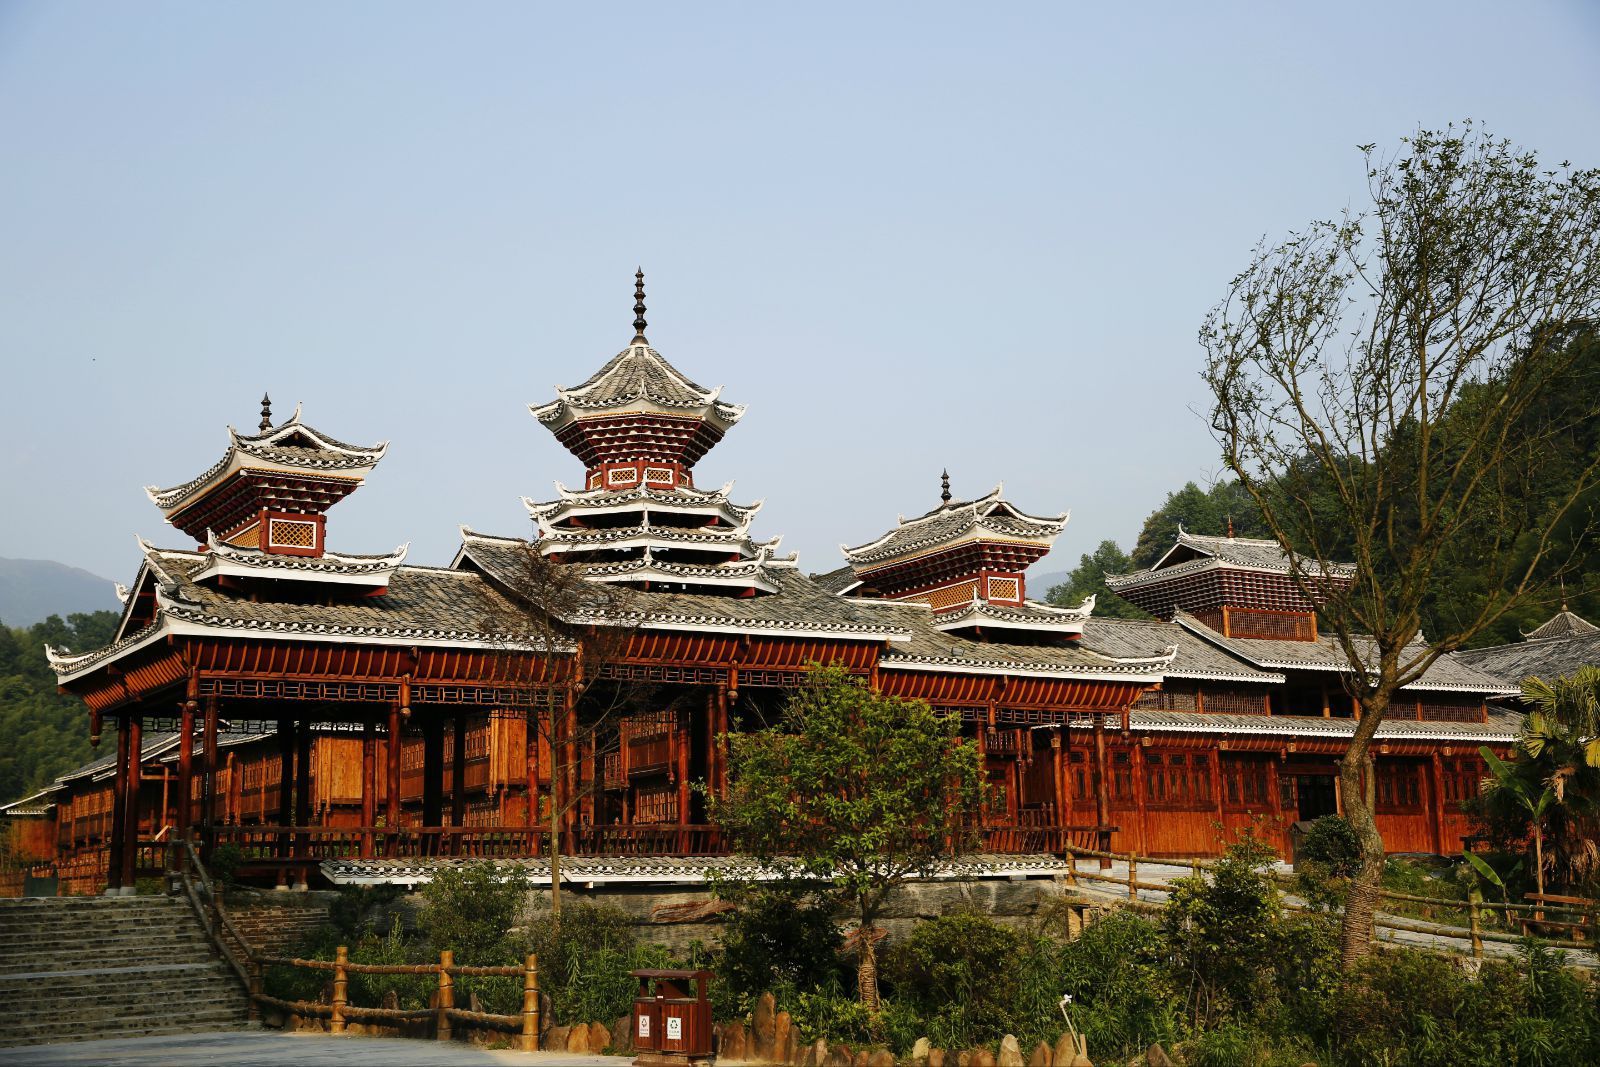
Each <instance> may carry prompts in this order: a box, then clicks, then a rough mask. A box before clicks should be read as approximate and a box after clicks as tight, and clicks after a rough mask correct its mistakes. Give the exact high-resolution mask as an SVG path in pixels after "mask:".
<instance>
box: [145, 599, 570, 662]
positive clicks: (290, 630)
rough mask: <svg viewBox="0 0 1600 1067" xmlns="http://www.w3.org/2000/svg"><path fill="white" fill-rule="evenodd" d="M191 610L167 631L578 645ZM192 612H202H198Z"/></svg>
mask: <svg viewBox="0 0 1600 1067" xmlns="http://www.w3.org/2000/svg"><path fill="white" fill-rule="evenodd" d="M189 614H191V612H190V609H185V608H174V609H172V610H171V613H170V614H168V615H167V617H166V620H165V622H166V627H167V632H169V633H171V634H174V635H177V636H184V637H215V636H219V635H221V636H229V637H257V638H263V639H266V640H274V641H305V640H313V641H328V642H332V643H334V644H347V643H357V644H378V645H404V646H411V645H418V646H426V647H428V648H482V649H491V650H497V651H516V652H539V653H551V652H555V653H569V652H574V651H576V649H577V646H576V645H570V646H562V645H558V646H555V647H554V648H551V647H540V646H538V645H535V644H533V643H532V642H529V641H527V640H525V639H521V638H517V637H513V636H503V637H502V636H500V635H494V634H481V633H476V632H473V631H467V630H436V629H431V628H425V627H419V628H416V629H390V628H385V627H376V626H329V625H327V624H323V623H312V624H307V623H286V622H268V621H263V620H258V619H223V618H220V617H217V616H206V617H205V618H198V619H197V618H187V617H184V616H186V615H189ZM192 614H195V615H200V614H202V613H201V612H199V611H194V612H193V613H192Z"/></svg>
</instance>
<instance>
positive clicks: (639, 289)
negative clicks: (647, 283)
mask: <svg viewBox="0 0 1600 1067" xmlns="http://www.w3.org/2000/svg"><path fill="white" fill-rule="evenodd" d="M633 279H634V281H633V343H634V344H639V345H642V344H648V343H649V342H647V341H646V340H645V339H644V328H645V326H646V325H648V323H646V322H645V321H644V268H642V267H641V268H639V269H638V270H636V271H634V273H633Z"/></svg>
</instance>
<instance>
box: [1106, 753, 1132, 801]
mask: <svg viewBox="0 0 1600 1067" xmlns="http://www.w3.org/2000/svg"><path fill="white" fill-rule="evenodd" d="M1111 799H1112V800H1115V801H1118V802H1119V803H1128V804H1131V803H1133V755H1132V754H1131V753H1128V752H1114V753H1112V755H1111Z"/></svg>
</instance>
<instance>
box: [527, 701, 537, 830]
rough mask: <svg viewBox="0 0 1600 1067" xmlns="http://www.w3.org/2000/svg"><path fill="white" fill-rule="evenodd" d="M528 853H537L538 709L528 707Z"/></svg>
mask: <svg viewBox="0 0 1600 1067" xmlns="http://www.w3.org/2000/svg"><path fill="white" fill-rule="evenodd" d="M525 747H526V749H527V765H528V771H527V776H528V854H529V855H531V856H537V855H538V854H539V709H538V707H537V706H535V707H530V708H529V709H528V734H527V739H526V745H525Z"/></svg>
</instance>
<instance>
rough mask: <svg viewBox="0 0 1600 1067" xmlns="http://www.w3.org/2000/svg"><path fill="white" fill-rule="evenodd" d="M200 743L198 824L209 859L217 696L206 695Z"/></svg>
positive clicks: (213, 824)
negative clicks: (202, 772)
mask: <svg viewBox="0 0 1600 1067" xmlns="http://www.w3.org/2000/svg"><path fill="white" fill-rule="evenodd" d="M201 743H202V746H203V749H204V752H205V777H204V778H202V779H201V781H200V798H201V803H202V805H203V806H202V808H201V812H200V825H201V826H202V827H203V828H204V834H205V845H206V858H208V859H209V858H210V856H211V848H212V846H213V845H215V844H216V804H217V698H216V696H215V695H212V696H208V697H206V717H205V734H204V736H203V738H202V741H201Z"/></svg>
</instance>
